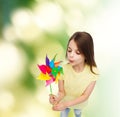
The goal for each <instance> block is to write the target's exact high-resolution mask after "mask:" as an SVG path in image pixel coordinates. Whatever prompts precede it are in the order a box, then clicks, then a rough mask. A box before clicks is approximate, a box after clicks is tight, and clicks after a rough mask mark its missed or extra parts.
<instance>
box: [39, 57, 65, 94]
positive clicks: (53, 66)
mask: <svg viewBox="0 0 120 117" xmlns="http://www.w3.org/2000/svg"><path fill="white" fill-rule="evenodd" d="M55 58H56V55H55V56H54V58H53V59H52V60H50V59H49V58H48V57H47V55H46V60H45V62H46V64H45V65H44V64H42V65H39V64H38V68H39V70H40V71H41V72H40V75H39V76H38V78H37V79H38V80H45V81H46V85H45V86H48V85H50V93H51V94H52V87H51V83H53V82H56V83H57V81H58V79H59V78H60V75H61V74H63V68H62V67H61V66H60V63H61V62H62V61H58V62H55Z"/></svg>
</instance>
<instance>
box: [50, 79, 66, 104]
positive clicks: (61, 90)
mask: <svg viewBox="0 0 120 117" xmlns="http://www.w3.org/2000/svg"><path fill="white" fill-rule="evenodd" d="M64 96H65V90H64V81H63V80H59V81H58V95H57V96H56V95H53V94H50V95H49V102H50V103H51V104H53V105H54V104H57V103H58V102H59V101H60V100H61V99H62V98H63V97H64Z"/></svg>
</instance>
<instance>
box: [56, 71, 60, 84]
mask: <svg viewBox="0 0 120 117" xmlns="http://www.w3.org/2000/svg"><path fill="white" fill-rule="evenodd" d="M59 78H60V73H58V74H57V76H56V79H55V82H56V83H57V82H58V79H59Z"/></svg>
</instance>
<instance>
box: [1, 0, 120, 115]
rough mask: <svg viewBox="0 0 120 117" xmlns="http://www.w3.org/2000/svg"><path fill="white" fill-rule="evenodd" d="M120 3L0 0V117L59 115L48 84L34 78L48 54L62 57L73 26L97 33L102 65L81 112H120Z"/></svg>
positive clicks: (115, 0)
mask: <svg viewBox="0 0 120 117" xmlns="http://www.w3.org/2000/svg"><path fill="white" fill-rule="evenodd" d="M119 6H120V2H119V0H0V117H40V116H41V115H42V116H43V117H48V116H49V117H59V112H55V111H52V109H51V105H50V104H49V101H48V95H49V87H45V86H44V82H43V81H38V80H36V77H37V76H38V75H39V70H38V68H37V64H42V63H43V64H44V62H45V61H44V60H45V56H46V54H47V55H48V57H49V58H52V57H54V55H55V54H56V53H57V54H58V55H57V57H56V60H63V61H64V60H65V50H66V44H67V41H68V39H69V37H70V36H71V35H72V34H73V33H74V32H75V31H87V32H89V33H90V34H91V35H92V36H93V39H94V44H95V58H96V62H97V65H98V68H99V70H100V78H99V80H98V82H97V85H96V87H95V90H94V91H93V93H92V95H91V97H90V101H89V104H88V106H87V107H86V108H85V109H84V110H83V113H82V117H113V116H114V117H119V116H120V111H119V110H118V109H119V108H120V100H119V99H120V91H119V87H120V86H119V84H120V75H119V65H120V61H119V59H120V54H119V53H120V52H119V50H120V46H119V45H120V42H119V39H120V35H119V33H120V15H119V11H120V7H119ZM63 63H64V62H63ZM53 92H54V93H56V92H57V85H56V84H53ZM72 116H73V111H71V112H70V117H72Z"/></svg>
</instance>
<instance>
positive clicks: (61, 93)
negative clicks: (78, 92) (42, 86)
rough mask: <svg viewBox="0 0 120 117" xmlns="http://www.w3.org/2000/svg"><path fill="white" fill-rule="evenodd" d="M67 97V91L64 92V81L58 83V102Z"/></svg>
mask: <svg viewBox="0 0 120 117" xmlns="http://www.w3.org/2000/svg"><path fill="white" fill-rule="evenodd" d="M64 96H65V90H64V80H59V81H58V101H60V100H61V99H63V97H64Z"/></svg>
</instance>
